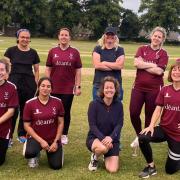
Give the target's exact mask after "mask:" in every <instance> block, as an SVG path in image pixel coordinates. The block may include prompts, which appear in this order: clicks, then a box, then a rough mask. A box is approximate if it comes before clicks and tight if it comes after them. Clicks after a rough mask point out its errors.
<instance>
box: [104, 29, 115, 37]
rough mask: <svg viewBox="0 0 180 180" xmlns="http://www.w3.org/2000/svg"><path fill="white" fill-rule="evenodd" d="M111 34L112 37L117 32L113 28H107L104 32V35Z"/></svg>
mask: <svg viewBox="0 0 180 180" xmlns="http://www.w3.org/2000/svg"><path fill="white" fill-rule="evenodd" d="M107 33H112V34H114V35H117V31H116V28H115V27H107V28H106V29H105V31H104V34H107Z"/></svg>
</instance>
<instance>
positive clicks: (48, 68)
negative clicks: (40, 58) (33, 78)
mask: <svg viewBox="0 0 180 180" xmlns="http://www.w3.org/2000/svg"><path fill="white" fill-rule="evenodd" d="M51 70H52V67H48V66H46V69H45V76H47V77H50V74H51Z"/></svg>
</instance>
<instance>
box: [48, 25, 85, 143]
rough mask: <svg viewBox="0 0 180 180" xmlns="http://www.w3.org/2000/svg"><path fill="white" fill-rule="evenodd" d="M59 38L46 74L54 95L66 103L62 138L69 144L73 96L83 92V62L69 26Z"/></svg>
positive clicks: (50, 54) (50, 55)
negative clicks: (71, 43)
mask: <svg viewBox="0 0 180 180" xmlns="http://www.w3.org/2000/svg"><path fill="white" fill-rule="evenodd" d="M58 39H59V44H58V46H57V47H54V48H52V49H51V50H50V51H49V54H48V58H47V62H46V71H45V74H46V76H47V77H49V78H50V79H51V81H52V84H53V91H52V95H53V96H55V97H58V98H60V99H61V100H62V103H63V105H64V110H65V115H64V130H63V135H62V137H61V140H62V144H67V143H68V136H67V135H68V130H69V126H70V120H71V114H70V112H71V105H72V101H73V97H74V95H77V96H79V95H80V94H81V67H82V63H81V58H80V54H79V52H78V50H77V49H75V48H73V47H71V46H70V39H71V36H70V30H69V29H68V28H61V29H60V30H59V34H58Z"/></svg>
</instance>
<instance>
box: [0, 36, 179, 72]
mask: <svg viewBox="0 0 180 180" xmlns="http://www.w3.org/2000/svg"><path fill="white" fill-rule="evenodd" d="M57 43H58V41H57V40H56V39H41V38H32V39H31V47H32V48H35V49H36V50H37V51H38V54H39V56H40V59H41V65H45V62H46V59H47V54H48V51H49V49H50V48H52V47H54V46H56V45H57ZM15 44H16V39H15V38H13V37H3V36H0V57H2V56H3V54H4V52H5V50H6V49H7V48H8V47H10V46H13V45H15ZM71 44H72V46H74V47H76V48H77V49H78V50H79V51H80V54H81V58H82V62H83V67H89V68H91V67H92V60H91V55H92V51H93V49H94V46H95V45H96V42H95V41H91V42H89V41H72V43H71ZM121 45H122V47H123V48H124V50H125V55H126V62H125V68H126V69H134V67H133V57H134V55H135V53H136V51H137V48H138V47H139V46H140V45H142V43H132V42H129V43H124V42H122V43H121ZM164 48H165V49H166V50H167V52H168V54H169V57H170V58H169V59H170V61H173V60H175V59H176V58H177V57H179V56H180V55H179V51H180V48H179V47H178V46H164Z"/></svg>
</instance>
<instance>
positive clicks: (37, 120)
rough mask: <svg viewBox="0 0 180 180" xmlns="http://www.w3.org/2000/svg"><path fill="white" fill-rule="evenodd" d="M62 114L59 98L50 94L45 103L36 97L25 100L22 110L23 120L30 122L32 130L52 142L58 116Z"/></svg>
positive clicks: (62, 109)
mask: <svg viewBox="0 0 180 180" xmlns="http://www.w3.org/2000/svg"><path fill="white" fill-rule="evenodd" d="M63 116H64V108H63V105H62V102H61V100H60V99H58V98H56V97H53V96H50V97H49V100H48V102H47V104H45V105H44V104H42V103H41V102H40V101H39V99H38V98H37V97H35V98H32V99H30V100H29V101H27V102H26V104H25V107H24V112H23V120H24V122H30V123H31V127H32V128H33V129H34V131H35V132H36V133H37V134H38V135H39V136H40V137H41V138H43V139H44V140H45V141H47V142H48V143H52V142H53V141H54V139H55V137H56V134H57V128H58V117H63Z"/></svg>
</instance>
